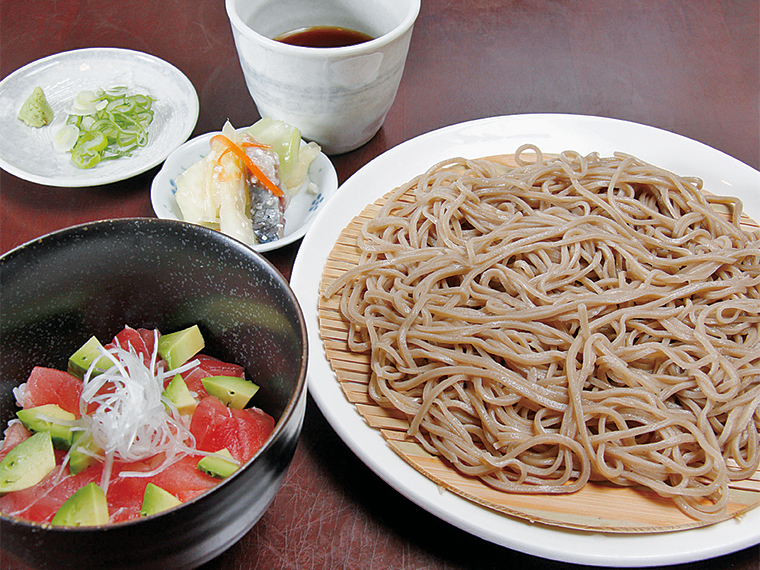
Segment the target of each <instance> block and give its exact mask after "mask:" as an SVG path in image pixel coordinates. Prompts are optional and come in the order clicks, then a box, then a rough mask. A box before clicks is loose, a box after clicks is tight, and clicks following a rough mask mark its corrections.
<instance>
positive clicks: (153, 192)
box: [150, 127, 339, 253]
mask: <svg viewBox="0 0 760 570" xmlns="http://www.w3.org/2000/svg"><path fill="white" fill-rule="evenodd" d="M241 128H242V129H244V128H245V127H240V128H239V129H241ZM217 134H221V131H210V132H207V133H202V134H200V135H197V136H195V137H193V138H192V139H190V140H188V141H185V142H184V143H182V144H181V145H179V146H178V147H177V148H175V149H174V150H173V151H172V152H170V153H169V155H168V156H167V157H166V160H165V161H164V164H163V165H162V166H161V169H160V170H159V171H158V172H157V173H156V175H155V176H154V177H153V181H152V182H151V185H150V201H151V207H152V208H153V213H154V214H155V215H156V216H157V217H159V218H163V219H179V218H176V217H166V216H163V215H162V214H160V213H159V211H158V210H159V209H160V208H158V206H157V204H158V199H159V194H160V193H161V186H171V174H170V173H169V171H168V169H167V165H168V164H169V163H170V162H171V161H172V159H173V158H176V157H178V156H179V155H180V154H181V153H182V152H188V150H189V148H190V147H192V146H195V145H199V144H201V143H203V142H205V141H208V140H210V139H211V137H213V136H214V135H217ZM316 160H319V161H320V163H321V164H322V166H323V168H326V173H325V177H326V178H327V179H328V182H329V184H328V186H327V191H324V189H322V188H320V193H321V194H322V195H323V196H324V198H323V200H322V202H321V203H320V204H319V205H318V206H317V209H316V212H315V214H314V216H312V218H311V220H310V221H307V223H305V224H302V225H301V226H300V227H299V228H298V229H297V230H296V231H294V232H293V233H291V234H288V235H286V236H284V237H283V238H282V239H278V240H276V241H273V242H269V243H260V244H256V245H251V246H248V247H250V248H252V249H253V250H254V251H258V252H259V253H263V252H267V251H272V250H275V249H279V248H281V247H285V246H286V245H290V244H291V243H293V242H295V241H298V240H299V239H301V238H302V237H304V236H305V235H306V234H307V233H308V231H309V229H310V228H311V226H312V224H313V223H314V220H316V219H317V217H319V214H320V213H321V211H322V210H323V209H324V208H325V206H326V204H327V203H328V202H329V201H330V200H331V199H332V198H333V196H335V194H336V192H337V191H338V187H339V186H338V173H337V171H336V170H335V165H334V164H333V163H332V161H331V160H330V157H328V156H327V155H326V154H325V153H324V152H322V151H320V152H319V155H317V159H315V161H316ZM312 165H313V163H312ZM309 168H310V169H311V166H310V167H309ZM303 191H304V190H302V192H303ZM181 221H184V220H181Z"/></svg>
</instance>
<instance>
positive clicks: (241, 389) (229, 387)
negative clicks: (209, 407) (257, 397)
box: [201, 376, 259, 410]
mask: <svg viewBox="0 0 760 570" xmlns="http://www.w3.org/2000/svg"><path fill="white" fill-rule="evenodd" d="M201 382H202V383H203V387H204V388H205V389H206V392H208V393H209V394H211V395H212V396H216V397H217V398H219V399H220V400H221V401H222V402H223V403H224V404H225V405H227V406H229V407H230V408H235V409H237V410H242V409H243V408H245V406H246V405H247V404H248V402H249V401H250V400H251V398H253V396H254V394H256V392H258V391H259V387H258V385H257V384H254V383H253V382H251V381H250V380H245V379H244V378H238V377H237V376H209V377H208V378H204V379H203V380H201Z"/></svg>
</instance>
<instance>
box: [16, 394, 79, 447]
mask: <svg viewBox="0 0 760 570" xmlns="http://www.w3.org/2000/svg"><path fill="white" fill-rule="evenodd" d="M16 415H17V416H18V419H20V420H21V423H22V424H24V427H25V428H26V429H28V430H29V431H31V432H34V433H37V432H41V431H46V432H49V433H50V437H51V438H52V440H53V446H54V447H55V448H56V449H68V448H69V447H71V442H72V439H73V437H74V432H73V431H72V429H71V424H70V423H69V424H68V425H67V422H72V421H74V420H75V419H76V416H75V415H74V414H72V413H71V412H67V411H66V410H64V409H62V408H60V407H59V406H56V405H55V404H45V405H43V406H36V407H34V408H25V409H23V410H19V411H18V412H16ZM56 420H61V421H60V422H58V421H56Z"/></svg>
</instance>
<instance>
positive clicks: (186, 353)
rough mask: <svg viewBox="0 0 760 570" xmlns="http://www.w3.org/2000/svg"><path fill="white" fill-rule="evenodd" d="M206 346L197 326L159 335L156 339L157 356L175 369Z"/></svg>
mask: <svg viewBox="0 0 760 570" xmlns="http://www.w3.org/2000/svg"><path fill="white" fill-rule="evenodd" d="M204 346H206V343H205V341H204V340H203V335H202V334H201V330H200V329H199V328H198V325H193V326H191V327H188V328H186V329H183V330H181V331H177V332H173V333H170V334H165V335H161V337H160V338H159V339H158V354H159V356H160V357H161V358H163V359H164V360H165V361H166V363H167V364H168V365H169V368H170V369H172V368H177V367H178V366H182V365H183V364H184V363H185V362H187V361H188V360H190V359H191V358H192V357H193V356H195V355H196V354H198V353H199V352H200V351H201V350H203V347H204Z"/></svg>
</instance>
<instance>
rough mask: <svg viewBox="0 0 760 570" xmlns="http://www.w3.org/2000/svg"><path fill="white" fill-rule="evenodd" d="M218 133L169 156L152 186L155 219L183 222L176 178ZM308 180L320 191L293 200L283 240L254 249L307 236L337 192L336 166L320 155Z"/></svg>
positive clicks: (268, 247)
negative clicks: (313, 223)
mask: <svg viewBox="0 0 760 570" xmlns="http://www.w3.org/2000/svg"><path fill="white" fill-rule="evenodd" d="M218 134H220V133H219V132H213V133H206V134H203V135H199V136H197V137H195V138H194V139H192V140H190V141H188V142H186V143H185V144H183V145H182V146H180V147H179V148H178V149H176V150H175V151H174V152H172V153H171V154H170V155H169V157H168V158H167V159H166V162H165V163H164V165H163V166H162V167H161V170H160V171H159V172H158V174H157V175H156V177H155V178H154V179H153V184H152V185H151V190H150V199H151V203H152V204H153V211H154V212H155V213H156V216H158V217H159V218H164V219H168V220H181V219H182V213H181V212H180V209H179V206H178V205H177V200H176V198H175V194H176V193H177V182H176V180H177V177H178V176H179V175H180V174H182V173H183V172H184V171H185V170H187V169H188V168H190V167H191V166H192V165H193V164H195V163H196V162H198V161H199V160H201V159H202V158H203V157H204V156H206V155H207V154H208V152H209V141H210V140H211V137H213V136H214V135H218ZM309 180H311V182H313V183H314V184H315V185H316V187H317V191H316V192H315V193H312V192H309V191H307V190H306V189H304V190H301V192H299V193H298V194H297V195H296V196H294V197H293V199H292V200H291V201H290V204H288V209H287V210H285V233H284V235H283V237H282V239H279V240H276V241H273V242H269V243H262V244H258V245H254V246H252V247H253V249H255V250H256V251H259V252H264V251H270V250H273V249H278V248H280V247H283V246H285V245H288V244H290V243H293V242H294V241H296V240H298V239H300V238H302V237H303V236H304V235H305V234H306V231H307V230H308V229H309V227H310V226H311V223H312V222H313V221H314V218H315V217H316V215H317V214H318V213H319V212H320V211H321V210H322V207H323V206H324V204H325V203H327V201H328V200H329V199H330V198H331V197H332V195H333V194H335V192H336V190H337V189H338V175H337V174H336V172H335V167H334V166H333V165H332V162H330V159H329V158H327V156H325V154H324V153H322V152H320V153H319V155H318V156H317V158H315V159H314V162H312V163H311V166H309Z"/></svg>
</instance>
